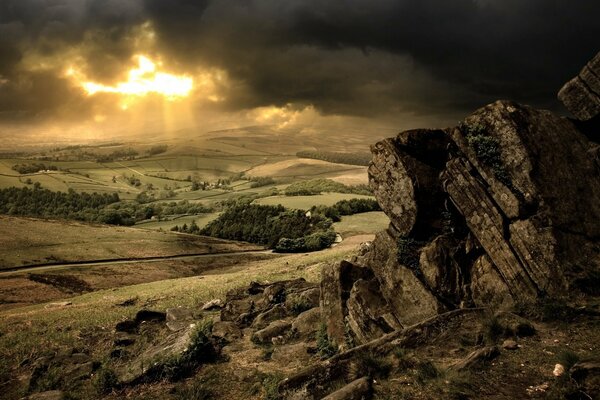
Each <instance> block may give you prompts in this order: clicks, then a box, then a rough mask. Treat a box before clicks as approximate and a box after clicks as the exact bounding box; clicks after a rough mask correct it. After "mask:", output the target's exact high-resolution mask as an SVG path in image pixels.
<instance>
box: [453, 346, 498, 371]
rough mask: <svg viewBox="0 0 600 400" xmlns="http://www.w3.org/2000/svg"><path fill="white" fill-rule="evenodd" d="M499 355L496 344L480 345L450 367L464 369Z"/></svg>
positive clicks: (458, 369) (479, 364) (476, 365)
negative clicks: (479, 347)
mask: <svg viewBox="0 0 600 400" xmlns="http://www.w3.org/2000/svg"><path fill="white" fill-rule="evenodd" d="M499 355H500V350H498V347H496V346H489V347H482V348H481V349H478V350H475V351H473V352H471V353H470V354H469V355H468V356H467V357H466V358H465V359H464V360H461V361H459V362H457V363H456V364H454V365H453V366H452V369H454V370H457V371H462V370H466V369H471V368H475V367H478V366H481V365H482V364H483V363H485V362H486V361H490V360H493V359H494V358H496V357H498V356H499Z"/></svg>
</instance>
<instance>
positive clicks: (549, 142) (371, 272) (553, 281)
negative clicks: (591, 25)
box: [321, 54, 600, 343]
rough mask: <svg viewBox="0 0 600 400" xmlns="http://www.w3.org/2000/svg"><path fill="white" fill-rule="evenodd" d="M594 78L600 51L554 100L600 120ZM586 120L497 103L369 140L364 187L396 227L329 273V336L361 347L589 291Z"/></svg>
mask: <svg viewBox="0 0 600 400" xmlns="http://www.w3.org/2000/svg"><path fill="white" fill-rule="evenodd" d="M598 72H600V54H599V55H598V56H596V58H594V60H592V61H591V62H590V63H589V64H588V65H587V66H586V67H585V68H584V70H583V71H582V72H581V74H580V75H579V76H578V77H577V78H575V79H574V80H573V81H571V82H569V83H568V84H567V85H566V86H565V88H563V89H562V90H561V93H560V94H559V97H560V98H561V99H562V100H563V101H564V102H565V104H566V105H567V107H568V108H569V109H570V110H571V112H572V113H573V114H574V115H576V116H577V117H578V118H580V119H590V118H594V117H596V116H597V115H598V113H599V112H600V98H599V97H598V94H599V93H600V81H599V80H598V79H597V75H596V74H597V73H598ZM598 76H600V75H598ZM582 124H584V123H583V122H577V121H572V120H569V119H567V118H562V117H559V116H557V115H555V114H553V113H551V112H549V111H545V110H536V109H534V108H532V107H529V106H525V105H520V104H517V103H514V102H510V101H497V102H495V103H493V104H490V105H488V106H485V107H483V108H481V109H479V110H477V111H476V112H475V113H473V114H472V115H471V116H469V117H467V118H466V119H465V120H464V121H463V122H461V123H460V124H459V125H458V126H456V127H453V128H448V129H445V130H411V131H406V132H402V133H400V134H398V135H397V136H396V137H395V138H390V139H385V140H383V141H381V142H379V143H377V144H375V145H374V146H372V152H373V159H372V162H371V164H370V166H369V170H368V171H369V181H370V185H371V188H372V189H373V192H374V194H375V196H376V197H377V200H378V202H379V203H380V205H381V208H382V209H383V210H384V212H385V213H386V214H387V215H388V217H389V218H390V225H389V228H388V229H387V230H386V231H383V232H379V233H378V234H377V235H376V237H375V240H374V241H373V243H371V244H369V245H368V246H364V249H363V250H362V251H361V253H360V255H358V256H356V257H355V258H354V259H353V260H351V261H352V262H344V263H342V264H340V265H332V266H329V267H327V268H326V269H325V270H324V272H323V280H322V284H321V299H322V301H321V306H322V310H323V314H324V321H325V322H326V324H327V330H328V334H329V337H331V338H334V339H335V341H336V342H337V343H340V340H342V336H343V335H344V329H346V330H347V329H348V328H349V329H350V331H351V332H350V334H351V335H352V336H354V338H355V339H356V340H357V342H358V343H364V342H366V341H368V340H373V339H374V338H377V337H381V336H383V335H385V334H386V333H387V332H389V331H390V330H394V329H398V328H401V327H406V326H410V325H413V324H416V323H418V322H420V321H423V320H426V319H427V318H430V317H432V316H435V315H437V314H439V313H441V312H445V311H448V310H453V309H458V308H464V307H472V306H477V307H493V308H495V309H502V308H506V307H509V306H511V305H512V304H514V303H515V302H518V303H532V302H535V301H537V299H539V298H541V297H564V296H567V295H570V294H574V293H575V292H576V291H577V290H581V291H583V292H586V290H587V291H593V290H594V289H593V288H592V287H593V286H597V284H598V279H597V277H598V271H599V269H600V268H599V266H600V255H599V249H600V246H599V245H600V223H599V221H600V157H599V146H598V144H597V143H594V142H593V141H591V140H590V139H588V137H593V136H590V134H589V126H590V125H589V124H588V125H585V126H586V127H587V128H586V129H588V131H586V132H582V128H581V127H582V126H584V125H582ZM594 277H595V278H594ZM584 282H585V283H584ZM345 335H346V336H347V335H348V332H347V331H346V332H345Z"/></svg>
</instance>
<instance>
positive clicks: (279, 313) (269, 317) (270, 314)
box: [252, 304, 288, 329]
mask: <svg viewBox="0 0 600 400" xmlns="http://www.w3.org/2000/svg"><path fill="white" fill-rule="evenodd" d="M287 316H288V310H287V309H286V307H285V306H284V305H283V304H276V305H275V306H273V308H271V309H269V310H267V311H265V312H262V313H260V314H258V315H257V316H256V318H254V322H252V327H253V328H255V329H263V328H264V327H266V326H267V325H269V323H271V322H273V321H276V320H278V319H282V318H285V317H287Z"/></svg>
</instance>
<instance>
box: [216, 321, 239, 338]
mask: <svg viewBox="0 0 600 400" xmlns="http://www.w3.org/2000/svg"><path fill="white" fill-rule="evenodd" d="M212 335H213V336H214V337H217V338H221V339H225V340H227V341H230V342H231V341H233V340H235V339H239V338H241V337H242V331H241V330H240V328H238V327H237V325H236V324H235V323H233V322H229V321H218V322H215V323H214V324H213V329H212Z"/></svg>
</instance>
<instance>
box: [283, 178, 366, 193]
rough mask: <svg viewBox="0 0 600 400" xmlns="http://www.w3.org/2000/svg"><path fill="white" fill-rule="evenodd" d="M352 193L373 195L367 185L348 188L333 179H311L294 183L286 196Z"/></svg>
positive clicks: (289, 187)
mask: <svg viewBox="0 0 600 400" xmlns="http://www.w3.org/2000/svg"><path fill="white" fill-rule="evenodd" d="M327 192H331V193H351V194H359V195H366V196H370V195H372V194H373V193H372V192H371V189H370V188H369V187H368V186H367V185H356V186H347V185H344V184H343V183H340V182H336V181H333V180H331V179H311V180H308V181H301V182H295V183H292V184H291V185H290V186H288V187H287V188H286V189H285V195H286V196H313V195H317V194H321V193H327Z"/></svg>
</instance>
